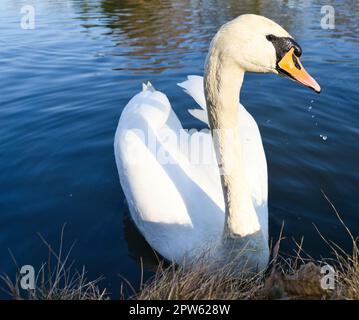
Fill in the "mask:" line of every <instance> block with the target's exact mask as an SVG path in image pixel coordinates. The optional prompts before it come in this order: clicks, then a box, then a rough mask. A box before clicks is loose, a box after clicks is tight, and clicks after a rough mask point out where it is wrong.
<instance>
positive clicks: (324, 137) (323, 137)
mask: <svg viewBox="0 0 359 320" xmlns="http://www.w3.org/2000/svg"><path fill="white" fill-rule="evenodd" d="M320 137H321V138H322V139H323V140H324V141H325V140H327V139H328V136H325V135H323V134H321V135H320Z"/></svg>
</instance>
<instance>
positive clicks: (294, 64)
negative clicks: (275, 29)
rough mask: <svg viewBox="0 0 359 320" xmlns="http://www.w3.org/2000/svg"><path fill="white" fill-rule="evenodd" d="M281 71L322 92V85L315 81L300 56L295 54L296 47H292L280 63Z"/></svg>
mask: <svg viewBox="0 0 359 320" xmlns="http://www.w3.org/2000/svg"><path fill="white" fill-rule="evenodd" d="M278 66H279V70H278V71H279V73H283V74H284V75H287V76H289V77H290V78H292V79H294V80H295V81H297V82H299V83H301V84H303V85H305V86H306V87H308V88H311V89H313V90H314V91H315V92H317V93H320V90H321V89H320V85H319V84H318V82H317V81H315V80H314V79H313V78H312V77H311V76H310V75H309V73H308V72H307V71H305V69H304V67H303V65H302V63H301V62H300V60H299V58H298V57H297V56H296V55H295V54H294V48H291V49H290V50H289V51H288V52H287V53H286V54H285V55H284V57H283V58H282V60H280V61H279V63H278Z"/></svg>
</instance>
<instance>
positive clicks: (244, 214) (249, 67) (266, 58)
mask: <svg viewBox="0 0 359 320" xmlns="http://www.w3.org/2000/svg"><path fill="white" fill-rule="evenodd" d="M300 55H301V49H300V47H299V45H298V44H297V43H296V42H295V41H294V40H293V38H292V37H291V36H290V35H289V34H288V33H287V32H286V31H285V30H284V29H283V28H282V27H280V26H279V25H277V24H276V23H275V22H273V21H271V20H269V19H267V18H264V17H261V16H257V15H242V16H240V17H238V18H236V19H234V20H233V21H231V22H229V23H227V24H225V25H224V26H222V27H221V28H220V30H219V31H218V33H217V34H216V36H215V37H214V39H213V40H212V43H211V46H210V50H209V54H208V57H207V61H206V67H205V76H204V79H203V78H202V77H198V76H189V77H188V80H186V81H184V82H183V83H181V84H179V85H180V86H181V87H183V88H184V89H185V91H187V93H189V94H190V95H191V96H192V97H193V98H194V100H195V101H196V102H197V103H198V104H199V105H200V107H201V108H202V109H195V110H190V113H191V114H192V115H193V116H195V117H196V118H198V119H200V120H202V121H203V122H206V123H208V124H209V127H210V128H211V131H208V132H198V133H194V134H190V133H188V132H185V131H184V130H183V128H182V125H181V123H180V121H179V120H178V118H177V116H176V115H175V113H174V111H173V110H172V108H171V105H170V103H169V101H168V99H167V97H166V96H165V95H164V94H163V93H161V92H159V91H156V90H155V89H154V87H153V86H152V85H151V84H150V83H148V84H147V85H144V86H143V90H142V92H140V93H139V94H137V95H136V96H134V97H133V98H132V99H131V100H130V101H129V103H128V104H127V105H126V107H125V108H124V110H123V112H122V114H121V118H120V120H119V123H118V127H117V131H116V136H115V143H114V147H115V157H116V163H117V168H118V172H119V176H120V182H121V185H122V188H123V191H124V193H125V196H126V199H127V202H128V206H129V209H130V213H131V216H132V218H133V220H134V222H135V224H136V226H137V227H138V229H139V230H140V232H141V233H142V234H143V236H144V237H145V238H146V240H147V241H148V243H149V244H150V245H151V246H152V247H153V248H154V249H155V250H156V251H158V252H159V253H160V254H161V255H162V256H163V257H165V258H166V259H168V260H173V261H175V262H177V263H182V262H183V261H184V259H187V260H188V259H189V260H193V259H196V258H197V257H199V256H200V255H201V254H203V252H204V251H207V250H208V248H210V249H211V248H213V250H211V253H210V256H211V258H212V259H213V260H216V261H220V262H221V263H227V262H228V261H231V260H233V258H234V255H233V253H234V254H235V255H236V256H238V253H241V255H239V256H240V257H241V258H240V259H241V261H245V263H246V266H248V267H250V268H259V269H263V268H265V266H266V264H267V262H268V258H269V250H268V216H267V215H268V212H267V165H266V159H265V154H264V150H263V146H262V140H261V136H260V133H259V130H258V127H257V124H256V122H255V120H254V119H253V118H252V116H251V115H250V114H249V113H248V112H247V111H246V110H245V108H244V107H243V106H242V105H241V104H239V93H240V89H241V85H242V81H243V77H244V73H245V72H246V71H249V72H260V73H268V72H271V73H275V74H282V75H285V76H287V77H289V78H291V79H293V80H296V81H298V82H300V83H302V84H304V85H306V86H308V87H310V88H312V89H314V90H315V91H317V92H319V91H320V87H319V85H318V84H317V83H316V81H315V80H314V79H313V78H311V77H310V76H309V74H308V73H307V72H306V71H305V70H304V68H303V66H302V65H301V63H300V61H299V56H300ZM210 132H212V135H211V134H210ZM181 139H182V140H181ZM186 139H188V141H189V148H187V149H186V148H183V147H182V145H181V143H180V141H186ZM201 139H202V140H201ZM198 141H202V142H203V145H204V146H207V147H209V149H210V150H213V149H211V148H212V146H213V145H214V151H215V155H216V158H217V161H216V159H215V158H214V161H212V162H206V163H205V162H204V161H202V162H196V161H193V159H192V153H193V152H194V151H196V148H197V147H198V145H197V144H196V142H198ZM213 142H214V143H213ZM182 144H183V143H182ZM203 145H202V146H203ZM217 162H218V163H220V169H219V166H218V164H217ZM238 269H243V265H241V266H240V264H239V267H238Z"/></svg>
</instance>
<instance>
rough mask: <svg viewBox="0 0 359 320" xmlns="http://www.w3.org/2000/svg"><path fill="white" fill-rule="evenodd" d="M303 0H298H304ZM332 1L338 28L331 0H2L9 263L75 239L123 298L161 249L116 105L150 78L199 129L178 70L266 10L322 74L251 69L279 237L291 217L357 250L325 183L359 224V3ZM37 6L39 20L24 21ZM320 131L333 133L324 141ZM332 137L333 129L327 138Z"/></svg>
mask: <svg viewBox="0 0 359 320" xmlns="http://www.w3.org/2000/svg"><path fill="white" fill-rule="evenodd" d="M295 3H296V4H295ZM329 3H332V4H333V6H334V8H335V10H336V27H335V29H334V30H323V29H322V28H321V25H320V20H321V18H322V15H321V13H320V10H321V6H322V5H325V4H328V1H315V0H313V1H310V0H308V1H304V0H303V1H231V0H226V1H214V0H207V1H206V0H203V1H200V0H184V1H174V0H172V1H171V0H163V1H156V0H153V1H150V0H147V1H140V0H136V1H135V0H131V1H130V0H121V1H120V0H119V1H115V0H102V1H100V0H88V1H85V0H83V1H80V0H78V1H75V0H74V1H66V0H57V1H46V0H42V1H30V0H26V1H20V0H16V1H15V0H2V1H1V3H0V30H1V31H0V34H1V35H0V48H1V49H0V66H1V73H0V74H1V75H0V88H1V96H0V123H1V126H0V154H1V162H0V272H1V273H3V272H4V273H7V274H9V275H10V276H14V275H15V271H16V268H15V266H14V263H13V262H12V260H11V257H10V255H9V252H8V248H9V249H11V251H12V252H13V254H14V256H15V257H16V259H17V262H18V264H19V265H23V264H32V265H34V266H35V267H36V268H37V269H38V268H39V266H40V263H41V261H45V260H46V259H47V249H46V247H45V246H44V244H43V243H42V242H41V241H40V240H39V237H38V235H37V233H41V234H42V235H43V236H44V237H45V238H46V239H47V240H48V241H49V242H50V243H51V244H52V245H53V246H54V248H55V249H56V248H57V244H58V241H59V238H60V230H61V227H62V226H63V225H64V223H66V232H65V241H64V242H65V243H64V244H65V248H68V247H69V246H70V245H71V244H72V242H73V241H75V240H76V245H75V247H74V249H73V252H72V258H75V259H76V262H75V266H76V267H81V266H82V265H85V266H86V268H87V270H88V277H89V278H90V279H93V278H96V277H98V276H100V275H103V276H104V277H105V280H104V281H103V282H102V286H104V287H108V288H109V290H110V291H111V292H112V293H113V294H114V297H118V295H119V288H120V277H119V274H121V275H122V276H124V277H126V278H127V279H129V280H130V281H131V282H132V283H134V285H135V286H136V285H137V284H138V282H139V280H140V263H139V259H140V257H143V258H144V261H145V266H146V269H145V271H146V272H145V276H146V277H147V276H148V275H149V274H150V270H151V265H153V263H154V261H155V259H153V254H152V252H151V249H150V248H149V247H148V246H147V245H146V243H145V241H144V240H143V239H142V237H141V236H140V235H139V234H138V233H137V231H136V229H135V227H134V226H133V224H132V222H131V221H130V219H129V212H128V209H127V206H126V203H125V200H124V196H123V193H122V190H121V186H120V184H119V180H118V174H117V169H116V165H115V160H114V156H113V138H114V133H115V130H116V125H117V122H118V118H119V116H120V114H121V110H122V109H123V107H124V106H125V105H126V103H127V101H128V100H129V99H130V98H131V97H132V96H133V95H134V94H136V93H137V92H138V91H139V90H140V88H141V82H143V81H147V80H150V81H151V82H152V83H153V84H154V85H155V86H156V88H157V89H159V90H161V91H163V92H165V93H166V94H167V95H168V98H169V100H170V101H171V103H172V105H173V108H174V110H175V111H176V113H177V115H178V116H179V117H180V119H181V121H182V122H183V124H184V126H185V127H186V128H193V127H194V128H201V123H199V122H198V121H197V120H195V119H193V118H191V117H190V116H189V114H188V113H187V111H186V110H187V108H188V107H194V106H195V103H194V102H193V101H192V100H191V98H189V97H187V96H186V95H185V94H184V93H183V92H182V91H181V89H180V88H179V87H177V86H176V83H177V82H180V81H183V80H184V79H185V77H186V76H187V75H188V74H199V75H202V73H203V63H204V59H205V56H206V53H207V50H208V45H209V42H210V40H211V38H212V37H213V35H214V34H215V32H216V30H217V29H218V28H219V26H221V25H222V24H223V23H225V22H226V21H228V20H230V19H232V18H234V17H236V16H237V15H240V14H242V13H257V14H261V15H265V16H267V17H269V18H271V19H273V20H275V21H277V22H278V23H280V24H281V25H282V26H283V27H284V28H286V29H287V30H288V32H289V33H291V34H292V35H293V36H294V37H295V38H296V40H297V42H298V43H300V44H301V46H302V48H303V56H302V62H303V64H304V65H305V67H306V69H307V70H309V71H310V73H311V74H312V75H313V76H314V77H315V78H316V79H317V80H318V82H319V83H320V84H321V86H322V94H320V95H317V94H315V93H313V92H311V91H309V90H307V89H305V88H303V87H300V86H298V85H296V84H295V83H293V82H290V81H288V80H286V79H281V78H278V77H276V76H274V75H254V74H248V75H246V77H245V84H244V86H243V90H242V96H241V101H242V103H243V104H244V105H245V106H246V108H247V109H248V111H249V112H250V113H251V114H252V115H253V116H254V117H255V119H256V121H257V123H258V125H259V127H260V130H261V133H262V137H263V143H264V148H265V151H266V155H267V161H268V173H269V224H270V237H272V238H274V239H276V238H277V237H278V233H279V230H280V226H281V224H282V221H285V228H284V233H285V235H286V236H287V240H286V241H284V242H283V250H284V251H286V252H289V253H290V252H292V250H293V244H292V243H291V241H290V239H291V238H295V239H300V238H301V237H302V236H304V244H305V248H306V251H307V252H309V253H310V254H312V255H313V256H316V257H319V256H320V255H324V256H326V255H328V249H327V247H326V245H325V244H324V243H323V241H322V240H321V239H320V236H319V235H318V233H317V231H316V230H315V228H314V226H313V224H315V225H316V226H318V228H319V229H320V230H321V232H322V233H323V234H324V235H326V236H327V237H328V238H329V239H331V240H333V241H335V242H337V243H339V244H340V245H342V246H344V247H346V248H349V244H350V243H349V240H348V236H347V234H346V232H345V230H344V229H343V228H342V227H341V226H340V224H339V222H338V219H337V218H336V216H335V214H334V213H333V211H332V210H331V208H330V206H329V204H328V202H327V201H326V200H325V199H324V197H323V195H322V193H321V190H323V191H324V192H325V193H326V194H327V196H328V197H329V198H330V199H331V201H332V202H333V203H334V204H335V206H336V207H337V209H338V210H339V211H340V213H341V215H342V218H343V220H344V221H345V222H346V223H347V225H348V226H349V227H350V228H351V230H352V231H353V233H354V234H357V233H358V231H359V219H358V217H357V214H358V212H359V210H358V209H359V201H358V196H359V191H358V185H359V172H358V159H359V147H358V143H357V142H358V138H359V129H358V120H359V102H358V98H359V97H358V78H359V68H358V67H359V62H358V61H359V51H358V37H357V34H358V19H357V14H358V3H357V1H354V0H353V1H350V0H348V1H342V2H341V4H336V3H335V2H334V1H332V2H331V1H329ZM24 4H33V5H34V7H35V9H36V20H35V21H36V28H35V29H34V30H23V29H21V27H20V20H21V17H22V15H21V13H20V10H21V7H22V6H23V5H24ZM323 138H324V139H323ZM325 138H327V139H325Z"/></svg>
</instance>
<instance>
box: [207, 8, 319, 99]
mask: <svg viewBox="0 0 359 320" xmlns="http://www.w3.org/2000/svg"><path fill="white" fill-rule="evenodd" d="M212 50H214V51H216V54H217V57H219V58H220V59H223V60H224V59H226V60H229V61H231V62H233V63H234V64H235V65H237V66H238V67H240V68H241V69H242V70H244V71H249V72H262V73H268V72H269V73H275V74H279V75H281V76H285V77H288V78H290V79H292V80H294V81H296V82H299V83H301V84H303V85H305V86H307V87H309V88H311V89H313V90H314V91H316V92H318V93H319V92H320V86H319V84H318V83H317V82H316V81H315V80H314V79H313V78H312V77H311V76H310V75H309V74H308V73H307V71H306V70H305V69H304V67H303V65H302V64H301V62H300V59H299V57H300V56H301V54H302V49H301V47H300V46H299V44H298V43H297V42H295V40H294V39H293V37H291V36H290V35H289V34H288V32H287V31H285V30H284V29H283V28H282V27H281V26H280V25H278V24H277V23H275V22H274V21H272V20H270V19H267V18H265V17H262V16H258V15H254V14H245V15H242V16H239V17H238V18H236V19H234V20H232V21H230V22H228V23H227V24H225V25H224V26H222V28H221V29H220V30H219V31H218V33H217V35H216V36H215V38H214V39H213V42H212Z"/></svg>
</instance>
